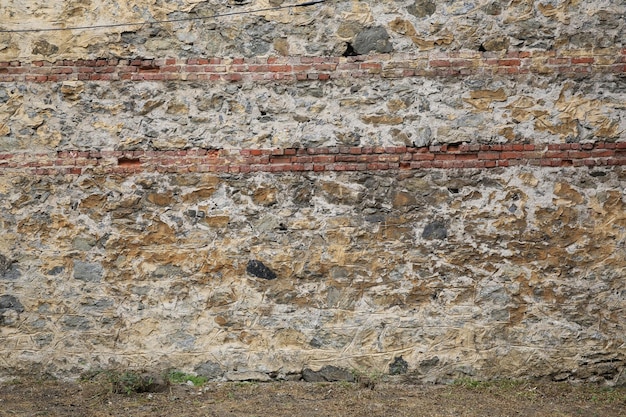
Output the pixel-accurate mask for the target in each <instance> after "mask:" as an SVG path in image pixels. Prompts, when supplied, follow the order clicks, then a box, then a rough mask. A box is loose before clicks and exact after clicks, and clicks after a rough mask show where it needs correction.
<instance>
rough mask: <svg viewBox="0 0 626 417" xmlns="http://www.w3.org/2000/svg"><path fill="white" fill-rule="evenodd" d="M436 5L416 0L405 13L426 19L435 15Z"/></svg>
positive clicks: (430, 1)
mask: <svg viewBox="0 0 626 417" xmlns="http://www.w3.org/2000/svg"><path fill="white" fill-rule="evenodd" d="M435 10H437V4H436V3H435V2H434V1H433V0H417V1H416V2H415V3H413V4H412V5H410V6H409V7H407V9H406V11H407V12H409V13H411V14H412V15H413V16H415V17H427V16H430V15H432V14H433V13H435Z"/></svg>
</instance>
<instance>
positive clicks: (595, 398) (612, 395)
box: [591, 387, 626, 404]
mask: <svg viewBox="0 0 626 417" xmlns="http://www.w3.org/2000/svg"><path fill="white" fill-rule="evenodd" d="M593 391H594V392H593V394H592V395H591V401H592V402H594V403H596V404H613V403H622V402H623V403H626V390H624V389H615V388H606V387H602V388H601V387H598V388H596V389H594V390H593Z"/></svg>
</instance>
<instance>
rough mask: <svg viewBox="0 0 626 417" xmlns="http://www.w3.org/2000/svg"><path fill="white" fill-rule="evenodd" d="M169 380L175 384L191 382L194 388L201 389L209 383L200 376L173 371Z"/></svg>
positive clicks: (169, 375)
mask: <svg viewBox="0 0 626 417" xmlns="http://www.w3.org/2000/svg"><path fill="white" fill-rule="evenodd" d="M167 379H168V380H169V381H170V382H171V383H173V384H186V383H187V382H191V383H192V384H193V385H194V387H200V386H202V385H204V384H206V382H207V378H206V377H204V376H200V375H191V374H187V373H185V372H181V371H171V372H170V373H169V374H168V375H167Z"/></svg>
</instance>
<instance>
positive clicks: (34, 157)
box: [0, 142, 626, 175]
mask: <svg viewBox="0 0 626 417" xmlns="http://www.w3.org/2000/svg"><path fill="white" fill-rule="evenodd" d="M516 165H528V166H545V167H569V166H574V167H582V166H587V167H591V166H609V165H626V142H617V143H612V142H596V143H585V144H580V143H571V144H570V143H562V144H548V145H541V144H491V145H485V144H482V145H481V144H466V143H462V144H445V145H437V146H429V147H406V146H398V147H393V146H392V147H354V146H352V147H348V146H339V147H320V148H300V149H295V148H285V149H241V150H236V149H221V150H217V149H189V150H166V151H154V150H135V151H115V150H102V151H86V150H62V151H57V152H50V153H14V154H11V153H2V154H0V173H7V172H16V173H20V172H22V173H32V174H36V175H56V174H82V173H87V172H94V173H103V172H105V173H108V172H111V173H136V172H163V173H167V172H178V173H183V172H224V173H249V172H303V171H311V172H321V171H379V170H393V169H428V168H435V169H450V168H457V169H463V168H479V169H482V168H495V167H509V166H516Z"/></svg>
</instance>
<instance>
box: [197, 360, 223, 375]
mask: <svg viewBox="0 0 626 417" xmlns="http://www.w3.org/2000/svg"><path fill="white" fill-rule="evenodd" d="M193 371H194V372H195V373H196V374H198V375H200V376H203V377H206V378H207V379H218V378H221V377H222V375H224V371H223V370H222V367H221V366H220V364H219V363H216V362H212V361H207V362H204V363H201V364H199V365H197V366H196V367H195V368H194V369H193Z"/></svg>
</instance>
